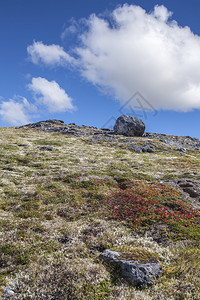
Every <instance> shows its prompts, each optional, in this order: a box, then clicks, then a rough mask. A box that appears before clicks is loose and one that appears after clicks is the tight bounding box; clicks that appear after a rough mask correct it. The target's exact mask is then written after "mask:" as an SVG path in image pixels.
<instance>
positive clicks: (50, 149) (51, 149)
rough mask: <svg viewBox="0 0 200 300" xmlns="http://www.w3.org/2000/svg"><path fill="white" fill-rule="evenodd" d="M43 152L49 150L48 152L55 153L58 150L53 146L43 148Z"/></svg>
mask: <svg viewBox="0 0 200 300" xmlns="http://www.w3.org/2000/svg"><path fill="white" fill-rule="evenodd" d="M41 149H42V150H47V151H55V150H56V148H54V147H51V146H43V147H41Z"/></svg>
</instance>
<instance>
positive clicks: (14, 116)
mask: <svg viewBox="0 0 200 300" xmlns="http://www.w3.org/2000/svg"><path fill="white" fill-rule="evenodd" d="M36 110H37V109H36V107H35V106H34V105H32V104H30V103H29V102H28V100H27V99H26V98H24V97H21V96H15V97H14V99H9V100H8V101H5V100H2V102H1V103H0V116H1V118H2V120H3V121H4V122H5V123H8V124H10V125H13V126H17V125H24V124H27V123H29V122H30V120H29V113H30V112H35V111H36Z"/></svg>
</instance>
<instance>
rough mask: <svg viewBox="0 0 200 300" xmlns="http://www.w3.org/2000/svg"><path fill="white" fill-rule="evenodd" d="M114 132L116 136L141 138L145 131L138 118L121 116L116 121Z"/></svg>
mask: <svg viewBox="0 0 200 300" xmlns="http://www.w3.org/2000/svg"><path fill="white" fill-rule="evenodd" d="M114 131H115V133H116V134H121V135H125V136H142V135H143V133H144V131H145V124H144V123H143V121H142V120H140V119H138V118H133V117H131V116H127V115H122V116H120V117H119V118H118V119H117V120H116V122H115V125H114Z"/></svg>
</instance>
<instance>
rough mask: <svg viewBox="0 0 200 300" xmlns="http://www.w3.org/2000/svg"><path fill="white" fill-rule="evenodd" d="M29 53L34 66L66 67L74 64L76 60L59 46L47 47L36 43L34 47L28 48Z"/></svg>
mask: <svg viewBox="0 0 200 300" xmlns="http://www.w3.org/2000/svg"><path fill="white" fill-rule="evenodd" d="M27 52H28V55H29V58H30V59H31V61H32V62H33V63H34V64H40V63H44V64H46V65H48V66H66V65H67V64H69V63H70V64H72V63H73V62H74V58H73V57H72V56H70V55H69V54H68V53H66V52H65V51H64V50H63V48H62V47H61V46H59V45H45V44H43V43H42V42H34V43H33V45H30V46H28V47H27Z"/></svg>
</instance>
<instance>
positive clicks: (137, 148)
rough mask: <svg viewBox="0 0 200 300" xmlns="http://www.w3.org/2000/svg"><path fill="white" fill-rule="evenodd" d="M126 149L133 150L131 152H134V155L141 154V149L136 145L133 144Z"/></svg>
mask: <svg viewBox="0 0 200 300" xmlns="http://www.w3.org/2000/svg"><path fill="white" fill-rule="evenodd" d="M127 149H128V150H133V151H135V152H136V153H141V152H142V149H141V148H140V147H138V146H137V145H134V144H132V145H129V146H128V147H127Z"/></svg>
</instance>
